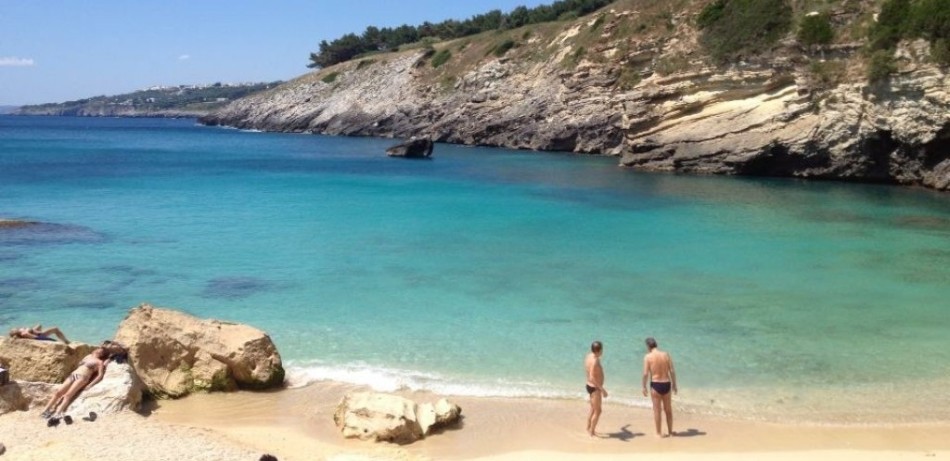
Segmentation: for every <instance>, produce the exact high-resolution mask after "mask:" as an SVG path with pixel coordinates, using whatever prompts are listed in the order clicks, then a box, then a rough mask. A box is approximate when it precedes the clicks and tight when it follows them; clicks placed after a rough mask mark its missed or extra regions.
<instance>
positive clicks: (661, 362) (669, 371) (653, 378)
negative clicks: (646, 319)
mask: <svg viewBox="0 0 950 461" xmlns="http://www.w3.org/2000/svg"><path fill="white" fill-rule="evenodd" d="M646 344H647V350H648V352H647V354H646V355H645V356H644V357H643V396H644V397H646V396H647V383H648V381H649V386H650V390H649V395H650V398H651V400H652V401H653V419H654V422H655V423H656V435H657V436H660V437H663V433H662V413H665V414H666V426H667V431H668V434H667V435H674V433H673V394H675V393H676V392H677V389H676V371H675V369H674V368H673V358H672V357H670V354H668V353H666V352H664V351H661V350H660V349H659V348H658V347H657V344H656V340H654V339H653V338H647V340H646Z"/></svg>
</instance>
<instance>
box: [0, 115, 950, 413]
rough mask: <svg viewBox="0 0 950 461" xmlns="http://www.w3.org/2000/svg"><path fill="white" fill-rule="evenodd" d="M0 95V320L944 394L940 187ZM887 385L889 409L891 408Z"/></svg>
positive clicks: (742, 406) (313, 357)
mask: <svg viewBox="0 0 950 461" xmlns="http://www.w3.org/2000/svg"><path fill="white" fill-rule="evenodd" d="M391 144H392V141H391V140H380V139H353V138H332V137H322V136H310V135H289V134H266V133H248V132H241V131H236V130H225V129H217V128H208V127H200V126H196V125H195V124H194V121H192V120H130V119H72V118H15V117H0V217H5V218H20V219H31V220H36V221H42V222H44V223H49V224H48V225H44V226H42V227H40V228H36V229H33V230H30V231H24V230H3V231H0V326H3V327H8V326H12V325H26V324H32V323H36V322H43V323H44V324H49V325H58V326H60V327H61V328H62V329H63V330H64V331H65V332H66V334H67V335H68V336H70V339H76V340H81V341H86V342H93V341H99V340H101V339H103V338H106V337H110V336H111V335H112V334H113V333H114V331H115V328H116V326H117V325H118V323H119V322H120V321H121V320H122V318H123V317H124V315H125V313H126V312H127V311H128V309H129V308H130V307H133V306H135V305H137V304H139V303H141V302H149V303H152V304H154V305H158V306H169V307H175V308H178V309H181V310H184V311H187V312H190V313H193V314H195V315H198V316H202V317H216V318H223V319H228V320H234V321H239V322H245V323H250V324H252V325H255V326H258V327H259V328H262V329H264V330H266V331H268V332H269V333H270V334H271V335H272V337H273V338H274V340H275V341H276V343H277V345H278V348H279V349H280V351H281V354H282V356H283V357H284V359H285V361H286V362H287V363H288V365H289V368H290V379H291V382H292V384H294V385H305V384H307V383H309V382H313V381H317V380H325V379H332V380H338V381H347V382H357V383H364V384H369V385H372V386H374V387H376V388H379V389H395V388H400V387H409V388H413V389H429V390H433V391H436V392H442V393H451V394H465V395H498V396H526V395H530V396H542V397H555V398H576V399H580V398H582V397H583V395H584V393H583V390H582V386H583V380H584V376H583V370H582V360H583V356H584V353H585V352H586V350H587V348H588V346H589V344H590V342H591V341H592V340H594V339H600V340H602V341H603V342H604V343H605V349H606V353H605V356H604V366H605V368H606V371H607V388H608V389H611V390H612V392H611V394H612V398H613V399H615V400H618V401H620V402H624V403H627V404H631V405H643V404H644V403H645V401H644V399H642V398H640V397H639V396H638V394H637V391H638V390H639V379H640V368H641V363H642V361H641V360H642V359H641V357H642V354H643V352H644V351H643V346H642V341H643V338H644V337H646V336H648V335H653V336H656V337H657V339H658V341H659V343H660V346H661V348H665V349H667V350H669V351H670V352H671V353H672V354H673V357H674V359H675V361H676V365H677V369H678V371H679V375H680V381H681V386H680V387H681V388H682V392H681V393H680V396H679V397H678V401H679V402H681V404H682V406H683V407H684V409H687V410H689V411H698V412H710V413H722V414H727V415H740V416H743V417H750V418H761V419H778V418H782V419H788V418H795V419H801V420H806V421H816V422H894V421H900V422H903V421H932V420H942V421H947V420H950V397H948V395H950V393H948V392H946V390H945V389H946V385H947V384H950V335H948V327H950V315H948V308H950V195H947V194H940V193H936V192H932V191H927V190H918V189H908V188H897V187H886V186H870V185H857V184H841V183H819V182H800V181H792V180H770V179H742V178H726V177H692V176H676V175H663V174H644V173H636V172H631V171H627V170H623V169H619V168H617V167H616V161H615V159H607V158H595V157H586V156H576V155H567V154H549V153H548V154H542V153H529V152H517V151H509V150H501V149H481V148H466V147H458V146H448V145H439V146H437V148H436V152H435V157H436V158H435V159H434V160H432V161H406V160H399V159H390V158H386V157H385V156H384V155H383V150H384V149H385V148H386V147H387V146H389V145H391ZM908 405H910V406H911V407H910V408H912V409H913V410H912V411H907V406H908Z"/></svg>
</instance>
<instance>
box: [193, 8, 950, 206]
mask: <svg viewBox="0 0 950 461" xmlns="http://www.w3.org/2000/svg"><path fill="white" fill-rule="evenodd" d="M713 3H715V2H713ZM774 3H776V4H779V3H781V4H783V5H784V3H783V2H774ZM879 3H880V2H870V3H865V4H862V5H861V6H855V5H853V4H852V3H850V2H832V3H831V4H829V6H828V7H827V8H826V10H827V11H826V10H822V11H807V10H802V9H801V8H798V7H791V6H788V5H786V7H785V8H774V9H770V8H767V10H768V11H774V12H777V13H776V14H778V16H776V18H774V19H775V21H778V22H777V23H776V24H780V25H784V26H783V27H777V28H776V29H775V30H769V31H768V33H769V37H771V38H770V39H762V40H753V39H752V38H750V39H749V43H748V44H746V45H745V48H743V47H741V46H740V47H738V48H736V49H730V50H729V52H728V53H726V52H724V51H722V49H721V47H720V45H721V44H720V42H719V41H716V40H718V37H717V36H716V35H715V34H716V31H717V30H722V29H724V28H727V27H728V24H726V23H725V22H723V24H718V23H716V22H715V21H713V20H711V19H708V17H712V16H715V15H711V14H708V15H706V13H708V11H706V10H707V9H708V8H711V7H710V6H708V5H707V4H709V2H701V1H680V2H674V5H673V6H670V5H666V4H660V3H656V2H643V1H619V2H615V3H613V4H611V5H609V6H607V7H605V8H604V9H601V10H599V11H597V12H595V13H592V14H590V15H587V16H583V17H581V18H578V19H575V20H570V21H558V22H553V23H544V24H537V25H531V26H524V27H520V28H514V29H510V30H499V31H496V32H488V33H483V34H481V35H476V36H473V37H467V38H461V39H456V40H450V41H445V42H439V43H432V44H428V45H419V46H417V47H407V49H404V50H400V51H395V52H386V53H374V54H372V55H368V56H364V57H357V58H355V59H352V60H349V61H345V62H342V63H339V64H335V65H331V66H327V67H324V68H322V69H320V70H318V71H315V72H312V73H310V74H307V75H303V76H301V77H299V78H297V79H295V80H293V81H290V82H288V83H286V84H284V85H281V86H279V87H277V88H275V89H273V90H271V91H267V92H264V93H259V94H256V95H252V96H249V97H247V98H243V99H241V100H237V101H234V102H233V103H231V104H229V105H227V106H225V107H224V108H222V109H220V110H218V111H215V112H213V113H212V114H210V115H208V116H205V117H202V118H201V121H202V122H203V123H206V124H209V125H226V126H233V127H239V128H247V129H256V130H266V131H283V132H306V133H322V134H329V135H347V136H381V137H395V138H410V137H413V136H425V137H429V138H431V139H433V140H435V141H438V142H447V143H460V144H468V145H480V146H501V147H509V148H515V149H530V150H551V151H570V152H577V153H590V154H603V155H611V156H616V157H617V158H618V162H619V164H620V165H622V166H625V167H630V168H637V169H642V170H650V171H676V172H687V173H699V174H736V175H757V176H780V177H800V178H822V179H836V180H847V181H863V182H880V183H895V184H907V185H922V186H925V187H930V188H934V189H939V190H948V189H950V153H948V152H950V149H948V146H950V92H948V90H947V89H948V88H950V74H948V72H947V68H946V65H942V64H940V63H939V62H938V61H937V58H936V56H937V54H936V53H937V51H933V49H932V46H931V45H930V44H929V43H928V42H927V41H926V40H921V39H911V38H908V39H905V40H900V41H899V43H898V44H897V45H896V46H894V47H893V48H888V49H881V50H877V51H875V52H876V53H878V54H879V56H881V59H882V60H886V63H885V64H880V63H878V62H877V61H874V60H873V59H869V58H868V56H869V54H868V51H867V50H868V49H869V47H871V46H872V45H874V44H873V43H872V44H869V41H870V39H869V38H868V37H867V34H864V33H863V32H861V31H864V30H871V29H874V27H875V20H874V19H873V18H875V17H876V16H877V15H876V14H873V13H875V12H876V11H877V10H878V9H879V7H880V5H879ZM723 14H724V15H728V11H726V12H725V13H723ZM757 14H758V13H757ZM762 14H765V13H762ZM704 15H706V16H704ZM736 16H741V15H738V14H736ZM704 17H705V18H707V19H704V20H703V21H700V18H704ZM716 17H719V16H716ZM723 17H725V16H723ZM809 17H817V18H826V19H824V21H825V23H827V25H828V27H829V28H830V30H831V31H832V32H831V33H832V35H831V38H829V39H821V40H818V39H814V40H817V41H818V43H814V42H813V41H812V40H813V39H811V38H809V37H808V36H807V35H803V32H802V31H801V29H799V28H798V26H796V24H801V23H804V22H805V18H809ZM726 19H728V18H726ZM704 21H706V22H704ZM722 21H726V20H725V19H722ZM756 24H758V23H756ZM823 24H824V23H823ZM717 27H718V28H719V29H717ZM735 27H738V26H735ZM746 27H747V26H746V25H742V26H741V27H739V28H740V29H742V30H743V31H744V32H743V33H746V34H747V35H750V36H753V35H755V34H756V33H757V32H756V31H755V30H752V29H750V30H745V28H746ZM749 27H751V26H749ZM898 38H899V37H898ZM941 43H942V42H941ZM870 49H873V47H872V48H870ZM882 65H883V66H885V68H886V69H885V70H887V72H884V71H881V72H878V70H879V69H878V68H877V67H875V66H882Z"/></svg>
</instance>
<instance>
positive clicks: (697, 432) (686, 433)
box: [673, 429, 706, 437]
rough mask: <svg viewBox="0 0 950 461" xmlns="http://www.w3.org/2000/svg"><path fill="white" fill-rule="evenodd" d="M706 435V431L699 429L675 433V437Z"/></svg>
mask: <svg viewBox="0 0 950 461" xmlns="http://www.w3.org/2000/svg"><path fill="white" fill-rule="evenodd" d="M704 435H706V433H705V432H703V431H701V430H699V429H686V430H685V431H677V432H674V433H673V437H702V436H704Z"/></svg>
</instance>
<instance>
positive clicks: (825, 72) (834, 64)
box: [809, 61, 848, 88]
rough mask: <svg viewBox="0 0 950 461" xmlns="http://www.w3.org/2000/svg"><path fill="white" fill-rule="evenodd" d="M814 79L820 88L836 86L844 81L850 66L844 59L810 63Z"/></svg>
mask: <svg viewBox="0 0 950 461" xmlns="http://www.w3.org/2000/svg"><path fill="white" fill-rule="evenodd" d="M809 70H810V71H811V76H812V79H813V80H814V81H815V83H816V84H817V86H818V87H819V88H834V87H836V86H838V85H839V84H840V83H841V82H843V81H844V77H845V75H846V74H847V72H848V68H847V66H846V65H845V63H844V62H843V61H815V62H812V63H811V65H809Z"/></svg>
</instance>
